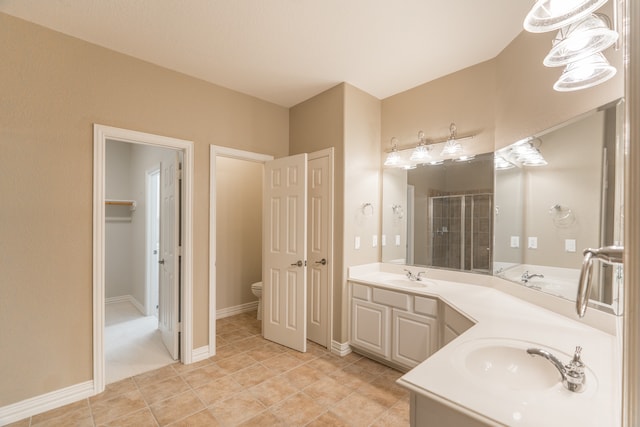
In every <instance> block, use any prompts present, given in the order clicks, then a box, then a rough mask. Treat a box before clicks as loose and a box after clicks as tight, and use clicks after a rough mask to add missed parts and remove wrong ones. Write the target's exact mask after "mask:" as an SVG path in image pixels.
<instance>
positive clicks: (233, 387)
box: [11, 312, 409, 427]
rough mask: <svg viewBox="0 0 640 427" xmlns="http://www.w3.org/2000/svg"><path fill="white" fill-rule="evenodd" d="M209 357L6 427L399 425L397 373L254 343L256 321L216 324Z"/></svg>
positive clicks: (356, 360) (311, 348) (404, 415)
mask: <svg viewBox="0 0 640 427" xmlns="http://www.w3.org/2000/svg"><path fill="white" fill-rule="evenodd" d="M217 328H218V350H217V355H216V356H215V357H212V358H210V359H206V360H203V361H201V362H198V363H194V364H191V365H182V364H180V363H174V364H171V365H168V366H165V367H163V368H160V369H156V370H154V371H150V372H147V373H144V374H141V375H137V376H135V377H132V378H127V379H124V380H122V381H118V382H116V383H113V384H109V385H108V386H107V388H106V390H105V391H104V393H102V394H100V395H98V396H94V397H91V398H89V399H85V400H82V401H79V402H76V403H73V404H71V405H67V406H65V407H62V408H58V409H55V410H52V411H49V412H46V413H43V414H39V415H34V416H33V417H31V418H28V419H25V420H22V421H19V422H17V423H14V424H11V426H39V427H44V426H92V427H93V426H136V427H138V426H211V427H216V426H224V427H229V426H260V427H264V426H269V427H270V426H310V427H311V426H314V427H315V426H376V427H378V426H408V425H409V394H408V392H407V391H406V390H404V389H402V388H401V387H399V386H398V385H396V384H395V380H396V379H397V378H399V377H400V375H401V374H400V372H398V371H395V370H393V369H390V368H388V367H386V366H383V365H381V364H379V363H376V362H374V361H371V360H369V359H366V358H363V357H360V356H358V355H356V354H354V353H352V354H349V355H347V356H345V357H339V356H336V355H333V354H330V353H329V352H328V351H327V350H326V349H324V348H322V347H320V346H318V345H316V344H313V343H310V344H309V345H308V346H307V347H308V351H307V353H299V352H297V351H294V350H290V349H288V348H286V347H282V346H280V345H278V344H275V343H272V342H270V341H267V340H265V339H263V338H262V337H261V336H260V324H259V322H258V321H256V320H255V312H252V313H243V314H239V315H237V316H232V317H227V318H224V319H220V320H218V322H217Z"/></svg>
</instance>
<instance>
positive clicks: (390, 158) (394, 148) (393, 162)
mask: <svg viewBox="0 0 640 427" xmlns="http://www.w3.org/2000/svg"><path fill="white" fill-rule="evenodd" d="M399 164H400V154H398V138H396V137H395V136H394V137H393V138H391V152H390V153H389V154H388V155H387V159H386V160H385V161H384V165H385V166H398V165H399Z"/></svg>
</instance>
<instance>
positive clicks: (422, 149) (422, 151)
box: [409, 131, 431, 163]
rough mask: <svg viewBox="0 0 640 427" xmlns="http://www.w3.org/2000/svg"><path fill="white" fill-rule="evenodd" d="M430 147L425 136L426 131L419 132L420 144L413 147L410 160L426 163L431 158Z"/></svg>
mask: <svg viewBox="0 0 640 427" xmlns="http://www.w3.org/2000/svg"><path fill="white" fill-rule="evenodd" d="M429 151H430V148H429V147H427V138H426V137H425V136H424V132H423V131H420V132H418V146H417V147H416V148H414V149H413V152H412V153H411V157H409V160H410V161H412V162H417V163H425V162H427V161H428V160H430V159H431V153H429Z"/></svg>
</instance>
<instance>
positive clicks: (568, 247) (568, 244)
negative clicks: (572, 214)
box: [564, 239, 576, 252]
mask: <svg viewBox="0 0 640 427" xmlns="http://www.w3.org/2000/svg"><path fill="white" fill-rule="evenodd" d="M564 250H565V251H566V252H575V251H576V239H565V241H564Z"/></svg>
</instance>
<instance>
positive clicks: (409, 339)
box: [391, 309, 438, 368]
mask: <svg viewBox="0 0 640 427" xmlns="http://www.w3.org/2000/svg"><path fill="white" fill-rule="evenodd" d="M391 323H392V325H393V331H392V333H391V336H392V343H391V360H393V361H394V362H397V363H400V364H402V365H403V366H406V367H408V368H413V367H414V366H417V365H418V364H420V363H421V362H423V361H424V360H425V359H426V358H427V357H429V356H431V355H432V354H433V353H435V352H436V351H437V350H438V320H437V319H436V318H435V317H431V316H422V315H419V314H415V313H410V312H406V311H401V310H395V309H394V310H393V311H392V321H391Z"/></svg>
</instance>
